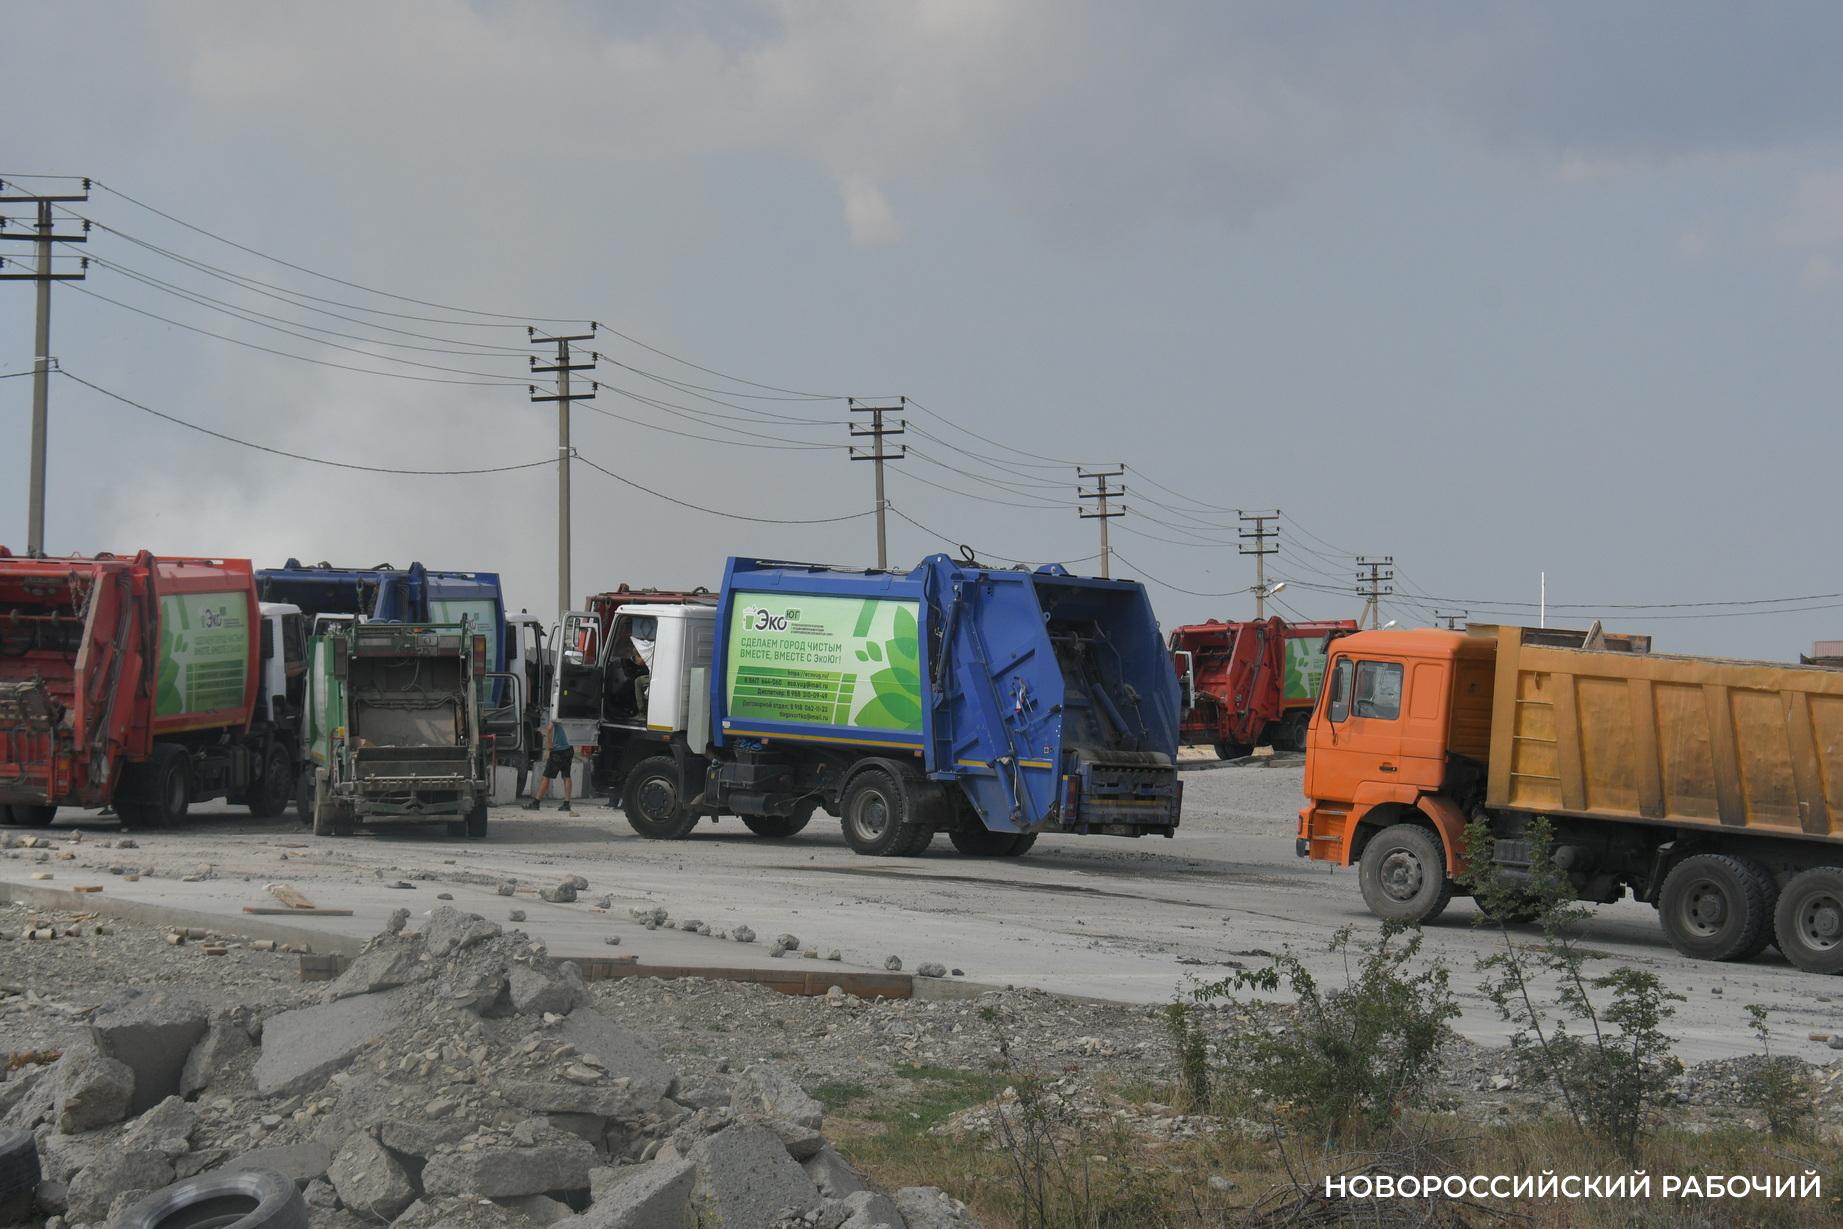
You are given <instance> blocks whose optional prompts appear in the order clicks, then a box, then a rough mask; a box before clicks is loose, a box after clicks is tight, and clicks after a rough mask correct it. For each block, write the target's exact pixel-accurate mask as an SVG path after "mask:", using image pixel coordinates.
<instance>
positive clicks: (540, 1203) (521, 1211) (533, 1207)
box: [493, 1195, 575, 1225]
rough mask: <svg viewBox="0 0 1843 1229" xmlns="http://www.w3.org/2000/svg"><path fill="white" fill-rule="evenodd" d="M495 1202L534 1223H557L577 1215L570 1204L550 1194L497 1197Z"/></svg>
mask: <svg viewBox="0 0 1843 1229" xmlns="http://www.w3.org/2000/svg"><path fill="white" fill-rule="evenodd" d="M493 1202H495V1203H497V1204H498V1205H499V1206H500V1207H502V1208H504V1209H506V1210H507V1211H508V1212H516V1213H517V1214H518V1215H520V1216H522V1217H524V1218H525V1219H526V1220H528V1221H530V1222H531V1223H532V1224H534V1225H555V1224H557V1223H559V1222H561V1221H566V1220H569V1219H570V1218H571V1217H572V1216H574V1215H575V1213H573V1212H571V1211H570V1205H569V1204H567V1203H560V1202H558V1201H557V1200H555V1199H552V1198H551V1197H550V1196H548V1195H515V1196H513V1197H512V1198H510V1199H496V1200H494V1201H493Z"/></svg>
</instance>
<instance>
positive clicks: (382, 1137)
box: [378, 1122, 474, 1161]
mask: <svg viewBox="0 0 1843 1229" xmlns="http://www.w3.org/2000/svg"><path fill="white" fill-rule="evenodd" d="M473 1132H474V1124H473V1123H471V1122H386V1123H384V1124H383V1125H382V1126H380V1127H379V1128H378V1142H380V1143H382V1144H383V1145H384V1146H385V1147H386V1148H389V1149H390V1150H391V1151H392V1152H397V1153H401V1154H402V1155H404V1156H407V1157H412V1158H414V1159H416V1160H418V1161H426V1160H428V1159H429V1158H430V1157H432V1156H434V1155H435V1154H436V1153H438V1152H441V1151H444V1150H445V1149H448V1148H452V1147H454V1145H456V1144H458V1143H460V1142H461V1141H462V1140H464V1139H466V1138H467V1137H468V1136H469V1135H472V1134H473Z"/></svg>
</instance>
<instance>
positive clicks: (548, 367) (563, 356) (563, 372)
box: [525, 321, 601, 624]
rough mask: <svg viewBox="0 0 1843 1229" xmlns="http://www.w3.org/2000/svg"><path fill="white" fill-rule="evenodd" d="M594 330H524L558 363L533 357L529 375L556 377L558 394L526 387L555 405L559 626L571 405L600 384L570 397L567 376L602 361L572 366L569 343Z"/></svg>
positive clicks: (566, 580)
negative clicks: (551, 349)
mask: <svg viewBox="0 0 1843 1229" xmlns="http://www.w3.org/2000/svg"><path fill="white" fill-rule="evenodd" d="M595 329H596V325H595V322H594V321H590V322H589V331H588V332H586V333H571V334H569V335H568V336H566V337H551V336H547V335H545V334H542V333H539V332H538V331H537V330H536V329H534V328H529V327H527V328H526V329H525V334H526V336H528V337H529V338H530V339H531V344H532V345H534V346H550V345H554V346H556V348H557V361H556V362H555V363H544V364H539V362H538V360H537V359H536V358H535V357H533V358H532V360H531V372H532V374H533V375H539V374H544V373H548V372H555V373H556V376H557V391H556V392H554V393H540V392H538V389H537V385H535V384H533V385H530V386H529V387H530V390H531V399H532V400H533V401H554V402H556V403H557V621H558V623H559V624H561V623H562V620H563V616H564V615H565V614H566V613H567V612H568V611H569V608H570V593H571V592H572V589H571V587H570V458H571V457H572V456H573V455H574V453H573V452H572V451H571V450H570V405H571V403H572V402H576V401H593V400H594V399H595V392H596V390H597V389H599V388H600V387H601V385H600V384H597V383H594V382H593V381H591V382H590V384H589V391H588V392H586V393H572V392H571V391H570V372H572V371H594V370H595V362H596V360H597V359H599V358H600V357H601V355H599V354H597V353H595V352H593V351H591V352H590V353H589V361H588V362H586V363H572V362H570V358H571V355H570V343H571V342H573V341H594V340H595Z"/></svg>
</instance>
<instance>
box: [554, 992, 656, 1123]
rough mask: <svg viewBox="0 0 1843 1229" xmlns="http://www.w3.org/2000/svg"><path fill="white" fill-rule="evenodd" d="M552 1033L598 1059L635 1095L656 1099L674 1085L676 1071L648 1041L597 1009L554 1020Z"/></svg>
mask: <svg viewBox="0 0 1843 1229" xmlns="http://www.w3.org/2000/svg"><path fill="white" fill-rule="evenodd" d="M556 1036H557V1039H558V1040H559V1041H564V1042H568V1043H569V1044H570V1045H573V1046H575V1047H576V1051H577V1053H579V1054H587V1055H591V1056H593V1057H594V1058H596V1059H598V1060H600V1062H601V1064H602V1068H603V1069H604V1070H605V1071H607V1072H608V1075H609V1076H610V1077H611V1078H614V1079H625V1080H627V1081H628V1082H629V1087H630V1089H631V1091H632V1093H633V1095H634V1096H635V1097H638V1098H642V1099H645V1100H647V1101H648V1102H654V1101H658V1100H659V1099H660V1098H661V1097H669V1096H671V1095H672V1090H673V1089H674V1088H676V1087H677V1086H678V1072H677V1071H675V1070H673V1069H672V1068H671V1067H670V1066H668V1065H667V1064H666V1063H665V1062H663V1061H661V1059H660V1058H659V1055H658V1054H657V1053H655V1052H654V1050H653V1048H652V1043H651V1042H649V1041H647V1040H646V1039H644V1038H642V1037H641V1036H639V1035H638V1034H636V1033H631V1032H628V1031H627V1030H626V1029H624V1028H622V1027H621V1026H620V1025H618V1024H616V1023H615V1022H614V1021H612V1020H610V1019H609V1018H608V1017H607V1016H604V1015H602V1014H601V1013H600V1012H598V1011H593V1010H590V1009H588V1008H579V1009H578V1010H576V1011H573V1012H571V1013H570V1014H569V1015H567V1016H565V1017H564V1018H563V1019H562V1021H561V1022H559V1023H558V1025H557V1030H556Z"/></svg>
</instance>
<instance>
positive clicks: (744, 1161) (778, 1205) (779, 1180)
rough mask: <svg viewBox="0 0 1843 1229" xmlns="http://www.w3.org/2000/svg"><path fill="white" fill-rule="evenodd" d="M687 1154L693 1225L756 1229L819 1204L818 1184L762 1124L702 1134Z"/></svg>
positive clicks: (813, 1209)
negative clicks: (692, 1174) (693, 1173)
mask: <svg viewBox="0 0 1843 1229" xmlns="http://www.w3.org/2000/svg"><path fill="white" fill-rule="evenodd" d="M691 1160H692V1161H693V1163H695V1164H696V1165H697V1181H696V1183H695V1184H694V1185H693V1187H692V1192H691V1202H692V1206H693V1207H694V1208H695V1209H696V1211H697V1216H698V1221H697V1223H698V1226H699V1229H759V1227H760V1226H764V1225H770V1224H773V1223H774V1222H775V1221H776V1220H777V1219H779V1218H780V1217H781V1216H782V1215H783V1214H785V1213H788V1212H795V1213H804V1212H812V1211H817V1210H818V1208H819V1203H820V1195H819V1188H818V1187H816V1186H814V1185H813V1180H812V1179H811V1178H809V1177H807V1176H806V1171H805V1170H803V1169H801V1168H800V1166H799V1164H798V1163H797V1162H795V1161H794V1160H793V1158H791V1157H789V1156H788V1155H787V1149H786V1147H785V1146H784V1145H783V1144H782V1143H781V1140H780V1137H778V1136H777V1135H775V1134H774V1132H772V1131H770V1130H768V1129H766V1128H765V1127H758V1126H753V1125H750V1124H747V1123H744V1124H739V1125H737V1126H733V1127H729V1128H727V1129H725V1130H722V1131H719V1132H717V1133H716V1134H715V1135H709V1136H706V1137H705V1138H703V1139H701V1140H699V1141H698V1142H697V1143H696V1144H695V1145H694V1146H693V1147H692V1150H691Z"/></svg>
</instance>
